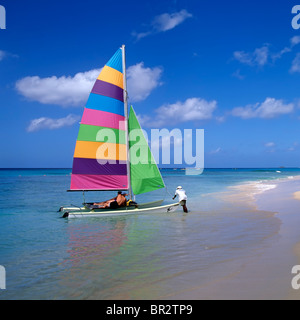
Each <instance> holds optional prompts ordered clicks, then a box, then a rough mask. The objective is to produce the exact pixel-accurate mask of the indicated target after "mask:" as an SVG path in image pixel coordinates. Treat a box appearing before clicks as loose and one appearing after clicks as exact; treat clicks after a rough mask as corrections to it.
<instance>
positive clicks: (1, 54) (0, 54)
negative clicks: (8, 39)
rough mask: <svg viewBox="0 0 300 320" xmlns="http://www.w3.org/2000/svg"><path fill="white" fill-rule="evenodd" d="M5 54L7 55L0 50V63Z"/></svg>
mask: <svg viewBox="0 0 300 320" xmlns="http://www.w3.org/2000/svg"><path fill="white" fill-rule="evenodd" d="M6 54H7V53H6V52H5V51H3V50H0V61H1V60H3V59H4V58H5V56H6Z"/></svg>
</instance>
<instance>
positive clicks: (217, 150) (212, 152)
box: [209, 147, 222, 154]
mask: <svg viewBox="0 0 300 320" xmlns="http://www.w3.org/2000/svg"><path fill="white" fill-rule="evenodd" d="M221 151H222V148H221V147H219V148H217V149H215V150H212V151H210V152H209V154H217V153H220V152H221Z"/></svg>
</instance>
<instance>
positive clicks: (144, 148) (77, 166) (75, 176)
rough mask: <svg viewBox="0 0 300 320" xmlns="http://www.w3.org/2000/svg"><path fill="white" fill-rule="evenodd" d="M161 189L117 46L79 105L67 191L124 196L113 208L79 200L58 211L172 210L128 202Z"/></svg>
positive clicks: (72, 214)
mask: <svg viewBox="0 0 300 320" xmlns="http://www.w3.org/2000/svg"><path fill="white" fill-rule="evenodd" d="M134 137H135V138H136V137H138V138H136V139H134ZM137 160H138V161H137ZM163 188H165V183H164V181H163V178H162V176H161V173H160V171H159V169H158V167H157V164H156V162H155V160H154V158H153V155H152V153H151V150H150V148H149V146H148V143H147V141H146V139H145V137H144V135H143V132H142V129H141V126H140V124H139V121H138V119H137V117H136V114H135V112H134V110H133V107H132V106H131V107H130V111H129V112H128V93H127V81H126V65H125V46H124V45H123V46H122V47H121V48H119V49H118V50H117V51H116V53H115V54H114V55H113V56H112V57H111V59H110V60H109V61H108V62H107V63H106V65H105V66H104V67H103V68H102V70H101V72H100V75H99V76H98V78H97V79H96V81H95V84H94V86H93V88H92V90H91V92H90V95H89V98H88V100H87V103H86V105H85V108H84V112H83V115H82V119H81V122H80V128H79V133H78V137H77V141H76V146H75V151H74V158H73V167H72V173H71V185H70V189H69V190H68V191H74V192H82V193H83V195H84V193H85V192H87V191H118V192H119V191H127V192H128V197H129V201H127V205H126V206H122V207H118V208H115V209H111V208H105V209H104V208H99V207H98V206H97V205H94V204H93V203H86V202H83V204H82V206H78V207H76V206H66V207H64V206H63V207H60V209H59V211H60V212H62V213H63V217H64V218H71V217H84V216H93V217H95V216H99V217H107V216H119V215H128V214H145V213H150V212H152V213H163V212H174V211H175V210H176V209H177V208H178V206H179V203H172V204H167V205H162V203H163V200H158V201H153V202H147V203H141V204H139V203H136V202H135V201H132V199H135V195H139V194H143V193H146V192H151V191H154V190H159V189H163ZM131 203H132V204H133V205H131Z"/></svg>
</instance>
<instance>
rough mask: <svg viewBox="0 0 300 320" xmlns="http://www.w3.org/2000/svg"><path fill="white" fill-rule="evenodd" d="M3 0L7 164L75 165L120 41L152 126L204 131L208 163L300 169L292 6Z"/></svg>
mask: <svg viewBox="0 0 300 320" xmlns="http://www.w3.org/2000/svg"><path fill="white" fill-rule="evenodd" d="M0 4H1V5H3V6H4V7H5V9H6V29H5V30H0V70H1V71H0V107H1V129H0V130H1V137H2V139H1V142H0V146H1V157H0V167H49V168H51V167H67V168H69V167H71V165H72V158H73V151H74V147H75V141H76V138H77V133H78V128H79V121H80V117H81V114H82V111H83V107H84V104H85V101H86V99H87V97H88V94H89V91H90V90H91V87H92V85H93V81H94V80H95V78H96V77H97V75H98V72H99V70H100V69H101V68H102V67H103V65H104V64H105V63H106V62H107V61H108V60H109V59H110V57H111V56H112V55H113V54H114V52H115V51H116V50H117V49H118V47H119V46H121V45H122V44H125V45H126V62H127V74H128V89H129V97H130V102H132V104H133V105H134V108H135V111H136V113H137V114H138V115H139V117H140V119H141V121H142V124H143V127H144V128H145V129H146V130H150V128H154V127H159V128H163V127H164V128H168V129H169V130H171V129H172V128H180V129H184V128H188V129H196V128H199V129H204V130H205V167H278V166H286V167H299V166H300V135H299V133H300V129H299V128H300V126H299V124H300V90H299V89H300V88H299V87H300V86H299V84H300V29H298V30H295V29H293V28H292V25H291V21H292V19H293V17H294V16H295V15H293V14H292V13H291V11H292V8H293V6H294V5H296V4H297V2H296V1H286V0H285V1H283V0H279V1H276V2H275V1H268V0H265V1H256V0H252V1H247V0H245V1H239V2H238V1H233V0H228V1H219V0H218V1H213V2H211V1H204V0H198V1H196V0H195V1H194V0H190V1H180V0H178V1H157V0H152V1H92V0H86V1H84V2H71V1H64V0H61V1H56V0H53V1H51V2H50V1H35V0H28V1H20V0H14V1H4V0H2V1H1V3H0ZM299 4H300V2H299ZM299 23H300V21H299Z"/></svg>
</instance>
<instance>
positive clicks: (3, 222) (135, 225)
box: [0, 168, 300, 300]
mask: <svg viewBox="0 0 300 320" xmlns="http://www.w3.org/2000/svg"><path fill="white" fill-rule="evenodd" d="M70 173H71V170H70V169H1V170H0V182H1V183H0V188H1V190H0V265H1V266H3V267H4V268H5V270H6V289H5V290H0V300H2V299H30V300H31V299H102V300H103V299H169V298H170V297H172V294H176V293H183V292H185V291H189V290H191V289H193V288H195V287H197V288H201V287H202V286H203V287H205V285H206V284H207V283H209V282H211V281H216V279H218V278H220V277H227V276H229V275H230V274H232V273H233V272H234V270H235V265H236V261H238V260H239V259H241V258H248V257H251V256H253V255H255V254H257V253H258V252H259V251H260V250H262V248H264V247H265V246H268V242H269V241H272V237H273V236H275V234H276V231H277V230H278V228H279V222H278V219H276V218H274V217H273V216H271V215H269V214H268V213H265V212H259V211H255V210H252V209H251V208H249V206H246V205H242V204H241V203H238V204H236V205H234V204H233V203H226V202H224V201H223V200H222V199H221V198H220V197H219V196H218V195H220V194H222V193H223V192H228V190H230V188H229V187H230V186H237V185H241V184H242V185H243V184H245V183H246V182H248V181H252V182H255V183H258V184H259V183H261V182H262V181H271V182H272V184H276V182H277V181H279V180H278V179H287V178H289V177H293V176H296V175H300V169H285V168H279V169H273V168H271V169H206V170H204V173H203V174H201V175H193V176H188V175H185V171H184V170H181V169H176V170H175V169H162V176H163V178H164V180H165V183H166V186H167V191H164V190H161V191H160V192H159V193H154V194H151V195H143V196H140V198H137V201H143V200H145V201H147V200H152V199H159V197H163V198H164V199H165V200H164V201H165V203H171V202H172V199H171V195H173V193H174V191H175V189H176V187H177V186H178V185H181V186H183V188H184V189H185V190H186V193H187V195H188V201H187V206H188V209H189V213H188V214H184V213H183V212H182V211H181V210H178V211H177V212H175V213H171V214H170V213H168V214H167V213H164V214H147V215H143V216H142V215H136V216H124V217H112V218H87V217H86V218H79V219H63V218H61V214H60V213H59V212H57V210H58V209H59V207H60V206H62V205H69V204H75V205H80V204H81V203H82V199H83V198H82V194H81V193H77V192H71V193H68V192H66V190H67V189H68V188H69V184H70ZM112 196H114V193H111V192H104V193H94V192H89V193H86V194H85V200H87V201H101V200H105V199H108V198H111V197H112ZM195 298H197V297H195Z"/></svg>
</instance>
